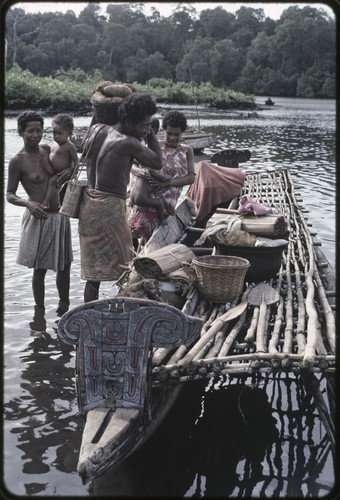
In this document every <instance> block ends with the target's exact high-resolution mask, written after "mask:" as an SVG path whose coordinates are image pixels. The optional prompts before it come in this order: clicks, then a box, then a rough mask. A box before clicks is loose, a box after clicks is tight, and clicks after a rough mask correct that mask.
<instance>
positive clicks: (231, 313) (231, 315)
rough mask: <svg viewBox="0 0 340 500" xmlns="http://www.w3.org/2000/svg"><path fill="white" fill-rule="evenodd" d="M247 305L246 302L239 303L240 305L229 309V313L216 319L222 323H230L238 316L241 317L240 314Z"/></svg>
mask: <svg viewBox="0 0 340 500" xmlns="http://www.w3.org/2000/svg"><path fill="white" fill-rule="evenodd" d="M247 305H248V302H240V304H237V306H235V307H232V308H231V309H229V311H227V312H225V313H224V314H222V315H221V316H220V317H219V318H218V319H220V320H222V321H231V320H232V319H235V318H237V317H238V316H241V314H242V313H243V311H244V310H245V308H246V307H247Z"/></svg>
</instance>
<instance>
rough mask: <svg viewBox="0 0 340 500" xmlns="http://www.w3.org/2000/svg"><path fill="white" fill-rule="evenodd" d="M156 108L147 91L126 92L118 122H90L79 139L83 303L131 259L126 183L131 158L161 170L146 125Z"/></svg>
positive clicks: (153, 139) (152, 135)
mask: <svg viewBox="0 0 340 500" xmlns="http://www.w3.org/2000/svg"><path fill="white" fill-rule="evenodd" d="M156 111H157V107H156V104H155V102H154V100H153V99H152V97H151V96H150V95H149V94H144V93H132V94H131V95H129V96H128V97H126V98H125V99H124V100H123V101H122V103H121V104H120V106H119V110H118V118H119V122H118V123H117V124H116V125H114V126H109V125H103V124H98V123H97V124H95V125H93V126H92V127H91V129H90V131H89V133H88V134H87V137H86V140H85V142H84V147H83V151H84V153H85V154H87V160H86V168H87V179H88V183H89V185H90V186H91V187H89V188H87V189H86V190H85V193H84V200H83V202H82V204H81V206H80V212H79V238H80V257H81V277H82V279H85V280H86V281H87V283H86V285H85V291H84V300H85V302H88V301H90V300H95V299H98V292H99V286H100V282H101V281H114V280H117V279H118V278H119V277H120V276H121V274H122V273H123V272H124V267H122V266H124V264H125V265H126V264H127V263H128V262H130V260H131V259H132V257H133V245H132V239H131V233H130V229H129V227H128V225H127V220H126V198H127V186H128V184H129V179H130V170H131V166H132V164H133V162H134V161H137V162H138V163H140V164H142V165H145V166H146V167H148V168H152V169H155V170H160V169H161V168H162V154H161V150H160V147H159V144H158V141H157V138H156V136H155V133H154V132H153V130H152V128H151V119H152V115H154V114H155V113H156ZM142 138H146V142H147V146H148V147H146V146H145V145H144V144H143V143H142V142H141V139H142Z"/></svg>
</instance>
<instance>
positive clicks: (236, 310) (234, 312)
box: [177, 302, 248, 366]
mask: <svg viewBox="0 0 340 500" xmlns="http://www.w3.org/2000/svg"><path fill="white" fill-rule="evenodd" d="M247 305H248V302H241V303H240V304H238V305H237V306H235V307H233V308H232V309H229V311H227V312H225V313H224V314H222V315H221V316H220V317H219V318H217V319H215V321H213V322H212V324H211V326H210V328H209V330H207V331H206V332H205V334H204V335H203V336H202V337H201V338H200V340H199V341H198V342H197V343H196V344H195V345H194V346H193V347H192V349H190V351H189V352H188V353H187V354H186V355H185V356H184V358H182V359H180V360H179V361H178V363H177V365H178V366H185V365H187V364H188V363H190V362H191V361H192V360H193V359H194V357H195V356H196V355H197V354H198V353H199V352H200V350H201V349H202V348H203V347H204V346H205V345H206V344H207V343H208V342H209V340H211V339H212V338H213V337H214V336H215V335H216V334H217V333H218V332H219V331H220V330H221V328H222V327H223V325H224V323H225V322H226V321H231V320H232V319H235V318H237V317H238V316H240V315H241V314H242V313H243V311H244V310H245V308H246V307H247Z"/></svg>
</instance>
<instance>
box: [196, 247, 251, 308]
mask: <svg viewBox="0 0 340 500" xmlns="http://www.w3.org/2000/svg"><path fill="white" fill-rule="evenodd" d="M192 265H193V268H194V270H195V273H196V277H197V282H198V289H199V291H200V292H201V294H202V295H203V297H204V298H205V299H206V300H210V301H211V302H218V303H220V304H222V303H224V302H230V301H232V300H234V299H236V298H237V297H238V296H239V295H240V293H241V292H242V288H243V284H244V277H245V275H246V272H247V270H248V268H249V261H248V260H246V259H243V258H242V257H230V256H225V255H205V256H203V257H196V258H195V259H193V260H192Z"/></svg>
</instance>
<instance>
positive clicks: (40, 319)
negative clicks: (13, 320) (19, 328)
mask: <svg viewBox="0 0 340 500" xmlns="http://www.w3.org/2000/svg"><path fill="white" fill-rule="evenodd" d="M29 325H30V329H31V330H32V331H33V332H39V333H41V332H45V331H46V319H45V307H44V306H34V316H33V321H31V322H30V324H29Z"/></svg>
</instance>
